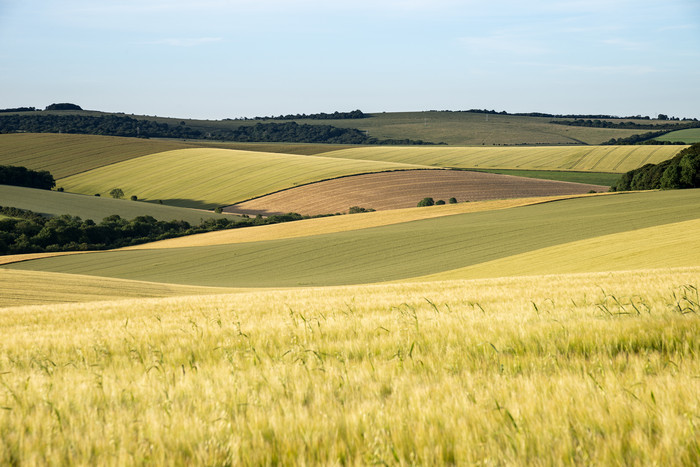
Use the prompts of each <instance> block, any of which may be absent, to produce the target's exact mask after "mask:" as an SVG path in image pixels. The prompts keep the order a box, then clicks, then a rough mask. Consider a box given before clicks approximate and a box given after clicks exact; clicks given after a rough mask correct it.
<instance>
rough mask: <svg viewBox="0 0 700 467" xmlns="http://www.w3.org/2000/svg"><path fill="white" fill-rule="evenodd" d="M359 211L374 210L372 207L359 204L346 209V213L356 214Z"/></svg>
mask: <svg viewBox="0 0 700 467" xmlns="http://www.w3.org/2000/svg"><path fill="white" fill-rule="evenodd" d="M360 212H374V209H372V208H362V207H360V206H351V207H350V209H348V214H357V213H360Z"/></svg>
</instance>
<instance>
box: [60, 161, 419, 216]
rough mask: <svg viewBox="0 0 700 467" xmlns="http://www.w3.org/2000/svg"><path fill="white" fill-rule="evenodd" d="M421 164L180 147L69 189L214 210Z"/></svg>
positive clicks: (106, 170) (69, 181)
mask: <svg viewBox="0 0 700 467" xmlns="http://www.w3.org/2000/svg"><path fill="white" fill-rule="evenodd" d="M415 168H420V166H419V167H417V166H415V165H409V164H402V163H394V162H382V161H364V160H343V159H338V158H326V157H319V156H299V155H291V154H277V153H263V152H253V151H236V150H228V149H204V148H197V149H182V150H176V151H167V152H161V153H158V154H151V155H148V156H143V157H139V158H136V159H131V160H128V161H123V162H119V163H116V164H112V165H110V166H109V167H103V168H99V169H95V170H91V171H88V172H84V173H81V174H78V175H74V176H71V177H68V178H64V179H61V180H60V181H59V183H60V185H61V186H63V187H64V188H65V189H66V191H71V192H77V193H84V194H94V193H101V194H103V195H105V194H107V193H108V192H109V191H110V190H111V189H112V188H114V187H119V188H121V189H122V190H123V191H124V194H125V195H126V196H127V197H128V196H131V195H137V196H138V197H139V199H146V200H162V201H163V203H165V204H170V205H175V206H183V207H194V208H204V209H213V208H215V207H217V206H220V205H227V204H233V203H235V202H238V201H243V200H246V199H249V198H254V197H256V196H261V195H264V194H267V193H271V192H274V191H278V190H282V189H285V188H290V187H293V186H295V185H302V184H305V183H310V182H315V181H319V180H323V179H327V178H334V177H340V176H345V175H352V174H357V173H367V172H379V171H385V170H405V169H415Z"/></svg>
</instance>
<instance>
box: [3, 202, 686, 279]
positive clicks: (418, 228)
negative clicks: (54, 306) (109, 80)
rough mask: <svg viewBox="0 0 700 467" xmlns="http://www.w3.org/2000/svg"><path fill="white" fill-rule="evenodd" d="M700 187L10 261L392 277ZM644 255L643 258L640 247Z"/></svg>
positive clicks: (637, 225) (75, 268)
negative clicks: (329, 230)
mask: <svg viewBox="0 0 700 467" xmlns="http://www.w3.org/2000/svg"><path fill="white" fill-rule="evenodd" d="M698 193H699V192H698V190H678V191H663V192H644V193H626V194H616V195H605V196H593V197H586V198H576V199H568V200H562V201H556V202H551V203H546V204H538V205H531V206H522V207H518V208H513V209H508V210H499V211H486V212H475V213H469V214H459V215H453V216H445V217H439V218H434V219H425V220H417V221H413V222H406V223H402V224H394V225H387V226H382V227H375V228H368V229H362V230H356V231H346V232H338V233H333V234H324V235H316V236H310V237H300V238H288V239H283V240H269V241H261V242H253V243H241V244H233V245H215V246H203V247H192V248H177V249H156V250H134V251H111V252H99V253H89V254H84V255H74V256H61V257H55V258H47V259H41V260H35V261H27V262H23V263H18V264H11V265H8V266H5V267H8V268H17V269H30V270H42V271H53V272H70V273H76V274H88V275H97V276H104V277H117V278H124V279H134V280H146V281H153V282H166V283H179V284H188V285H208V286H222V287H286V286H311V285H314V286H315V285H339V284H358V283H370V282H380V281H392V280H393V281H395V280H400V279H405V278H411V277H416V276H423V275H426V274H435V273H438V272H442V271H448V270H452V269H457V268H462V267H466V266H470V265H475V264H480V263H484V262H487V261H492V260H496V259H499V258H506V257H508V256H512V255H516V254H521V253H526V252H528V251H533V250H537V249H541V248H546V247H551V246H555V245H560V244H562V243H568V242H573V241H578V240H585V239H590V238H594V237H597V236H601V235H607V234H614V233H620V232H626V231H630V230H636V229H641V228H646V227H653V226H658V225H664V224H670V223H674V222H681V221H686V220H694V219H697V218H698V216H699V214H698V213H700V196H698ZM353 216H360V214H357V215H353ZM358 222H360V221H358ZM133 264H138V265H139V267H138V268H134V267H133ZM639 264H640V267H643V265H644V257H643V256H642V257H640V258H639ZM671 266H674V265H673V264H669V267H671Z"/></svg>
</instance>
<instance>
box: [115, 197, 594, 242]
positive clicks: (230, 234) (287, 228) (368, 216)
mask: <svg viewBox="0 0 700 467" xmlns="http://www.w3.org/2000/svg"><path fill="white" fill-rule="evenodd" d="M578 196H581V197H584V196H595V195H578ZM578 196H545V197H537V198H515V199H501V200H494V201H478V202H475V203H459V204H447V205H444V206H426V207H421V208H407V209H392V210H391V211H378V212H368V213H363V214H362V215H361V216H359V215H352V216H333V217H323V218H314V219H304V220H301V221H298V222H288V223H283V224H269V225H265V226H256V227H249V228H245V229H233V230H221V231H216V232H206V233H202V234H197V235H189V236H187V237H178V238H170V239H167V240H161V241H158V242H153V243H147V244H142V245H134V246H129V247H125V248H123V249H124V250H143V249H152V248H182V247H192V246H213V245H228V244H232V243H249V242H259V241H263V240H281V239H285V238H298V237H308V236H312V235H321V234H329V233H337V232H348V231H352V230H360V229H368V228H371V227H381V226H384V225H392V224H401V223H404V222H411V221H415V220H423V219H433V218H436V217H444V216H452V215H455V214H465V213H471V212H484V211H496V210H500V209H508V208H514V207H518V206H528V205H531V204H540V203H548V202H551V201H558V200H561V199H569V198H575V197H578Z"/></svg>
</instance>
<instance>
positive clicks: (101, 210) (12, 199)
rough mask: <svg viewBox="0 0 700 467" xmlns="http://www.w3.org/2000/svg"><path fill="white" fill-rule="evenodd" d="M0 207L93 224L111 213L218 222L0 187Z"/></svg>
mask: <svg viewBox="0 0 700 467" xmlns="http://www.w3.org/2000/svg"><path fill="white" fill-rule="evenodd" d="M0 205H2V206H5V207H8V206H9V207H14V208H19V209H27V210H29V211H34V212H36V213H39V214H46V215H51V216H60V215H61V214H70V215H72V216H78V217H80V218H82V219H92V220H94V221H96V222H99V221H101V220H102V219H104V218H105V217H107V216H111V215H112V214H117V215H119V216H121V217H122V218H124V219H133V218H134V217H137V216H152V217H154V218H156V219H158V220H162V221H170V220H173V219H177V220H183V221H187V222H189V223H191V224H199V223H201V221H202V220H204V219H211V218H214V219H219V218H221V217H222V214H215V213H213V212H211V211H203V210H198V209H189V208H180V207H176V206H165V205H160V204H156V203H147V202H142V201H131V200H128V199H127V200H124V199H113V198H109V197H105V196H100V197H97V196H87V195H79V194H75V193H60V192H57V191H49V190H37V189H33V188H24V187H17V186H9V185H0ZM226 218H227V219H235V218H236V216H228V215H227V216H226Z"/></svg>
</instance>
